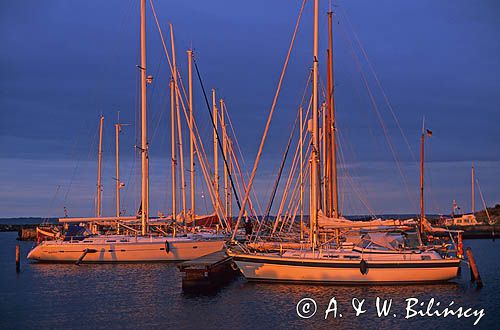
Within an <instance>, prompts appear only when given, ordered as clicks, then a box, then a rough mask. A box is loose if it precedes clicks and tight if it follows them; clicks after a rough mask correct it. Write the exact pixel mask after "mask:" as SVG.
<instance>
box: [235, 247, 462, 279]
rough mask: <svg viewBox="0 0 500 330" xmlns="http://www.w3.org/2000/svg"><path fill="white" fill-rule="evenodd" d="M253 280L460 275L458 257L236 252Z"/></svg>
mask: <svg viewBox="0 0 500 330" xmlns="http://www.w3.org/2000/svg"><path fill="white" fill-rule="evenodd" d="M233 259H234V261H235V263H236V264H237V265H238V267H239V268H240V270H241V272H242V273H243V275H244V276H245V277H246V278H247V279H248V280H250V281H268V282H308V283H330V284H349V283H352V284H394V283H398V284H403V283H425V282H445V281H448V280H451V279H453V278H455V277H456V276H457V273H458V269H459V267H460V261H459V260H456V259H442V260H425V261H424V260H422V261H416V260H414V261H411V260H410V261H394V262H391V261H382V262H378V261H368V262H366V263H365V264H364V265H362V264H361V262H360V261H359V260H357V261H343V260H335V261H331V260H318V259H316V260H314V259H295V258H282V257H279V256H278V257H266V256H258V255H239V254H233Z"/></svg>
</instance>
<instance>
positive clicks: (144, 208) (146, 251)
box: [28, 0, 225, 263]
mask: <svg viewBox="0 0 500 330" xmlns="http://www.w3.org/2000/svg"><path fill="white" fill-rule="evenodd" d="M140 29H141V33H140V41H141V56H140V57H141V64H140V67H139V69H140V70H141V159H142V162H141V169H142V171H141V215H140V222H141V231H140V233H138V234H136V235H99V234H95V233H93V234H90V235H81V234H80V235H76V236H75V235H73V236H66V237H65V238H61V239H58V240H53V241H43V242H41V243H40V244H38V245H37V246H35V247H34V248H33V249H32V250H31V251H30V253H29V254H28V259H30V260H36V261H43V262H77V263H80V262H155V261H181V260H190V259H194V258H197V257H200V256H203V255H206V254H209V253H212V252H216V251H220V250H221V249H222V248H223V247H224V244H225V239H224V238H222V237H221V236H220V235H211V236H210V235H209V236H208V237H207V235H196V234H187V235H185V236H184V237H165V236H157V235H152V234H149V233H148V231H149V225H148V222H149V173H148V172H149V158H148V138H147V104H146V82H147V76H146V68H147V66H146V0H141V3H140ZM100 125H101V132H102V119H101V123H100ZM99 152H101V151H99ZM98 172H99V174H98V187H97V189H98V191H97V202H98V203H97V212H96V218H86V219H62V220H63V221H64V222H76V223H79V222H89V223H92V222H96V223H97V222H103V221H110V222H120V223H123V222H124V221H127V220H129V221H130V220H132V221H137V220H138V219H137V218H136V217H120V216H119V210H117V217H111V218H104V217H101V213H100V207H101V206H100V201H101V198H100V196H101V194H100V190H101V187H100V163H99V171H98ZM122 226H123V224H122ZM91 227H92V226H91Z"/></svg>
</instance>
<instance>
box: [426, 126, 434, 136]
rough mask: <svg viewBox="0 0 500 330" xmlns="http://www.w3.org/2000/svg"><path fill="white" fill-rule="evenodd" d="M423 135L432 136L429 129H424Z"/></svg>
mask: <svg viewBox="0 0 500 330" xmlns="http://www.w3.org/2000/svg"><path fill="white" fill-rule="evenodd" d="M425 133H427V136H429V137H431V136H432V131H431V130H430V129H427V128H426V129H425Z"/></svg>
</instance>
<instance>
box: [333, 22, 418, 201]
mask: <svg viewBox="0 0 500 330" xmlns="http://www.w3.org/2000/svg"><path fill="white" fill-rule="evenodd" d="M342 31H343V32H344V36H345V37H347V40H348V42H349V46H350V49H351V55H352V57H353V59H354V62H355V63H356V67H357V68H358V70H359V73H360V75H361V78H362V79H361V80H362V82H363V84H364V86H365V88H366V91H367V93H368V96H369V99H370V104H371V108H372V110H373V111H374V112H375V114H376V115H377V119H378V121H379V123H380V126H381V127H382V131H383V132H384V137H385V140H386V142H387V145H388V146H389V149H390V151H391V154H392V157H393V159H394V161H395V163H396V167H397V168H398V172H399V174H400V176H401V180H402V181H403V185H404V187H405V190H406V193H407V195H408V200H409V201H410V203H411V201H412V200H413V198H412V197H411V193H410V191H409V188H408V183H407V180H406V177H405V175H404V173H403V169H402V168H401V164H400V162H399V158H398V157H397V154H396V151H395V149H394V146H393V145H392V142H391V139H390V137H389V131H388V130H387V127H386V126H385V124H384V120H383V118H382V116H381V114H380V111H379V110H378V106H377V102H376V101H375V97H374V95H373V93H372V91H371V88H370V86H369V84H368V80H367V79H366V76H365V74H364V72H363V69H362V67H361V63H360V62H359V58H358V56H357V54H356V52H355V51H354V47H353V44H352V41H351V39H350V38H349V36H348V35H347V33H346V31H344V30H342Z"/></svg>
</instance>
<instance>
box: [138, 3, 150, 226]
mask: <svg viewBox="0 0 500 330" xmlns="http://www.w3.org/2000/svg"><path fill="white" fill-rule="evenodd" d="M140 69H141V174H142V175H141V205H142V212H141V232H142V235H145V234H146V233H147V231H148V220H149V168H148V167H149V164H148V132H147V129H148V127H147V117H146V115H147V108H146V0H141V67H140Z"/></svg>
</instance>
